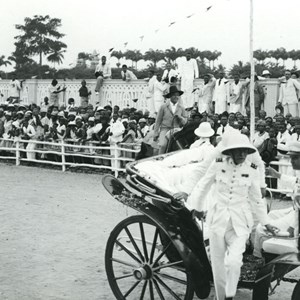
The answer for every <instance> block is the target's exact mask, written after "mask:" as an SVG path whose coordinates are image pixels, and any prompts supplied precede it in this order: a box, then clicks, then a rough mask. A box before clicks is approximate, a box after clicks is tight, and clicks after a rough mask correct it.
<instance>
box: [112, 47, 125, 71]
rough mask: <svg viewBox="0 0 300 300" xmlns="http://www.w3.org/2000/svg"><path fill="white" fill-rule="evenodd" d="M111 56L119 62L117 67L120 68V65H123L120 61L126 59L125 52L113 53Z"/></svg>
mask: <svg viewBox="0 0 300 300" xmlns="http://www.w3.org/2000/svg"><path fill="white" fill-rule="evenodd" d="M111 56H113V57H115V58H116V59H117V60H118V62H117V67H118V68H119V67H120V65H121V63H120V59H121V58H122V57H124V54H123V52H122V51H113V52H112V53H111Z"/></svg>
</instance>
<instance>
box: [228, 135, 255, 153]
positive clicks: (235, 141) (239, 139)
mask: <svg viewBox="0 0 300 300" xmlns="http://www.w3.org/2000/svg"><path fill="white" fill-rule="evenodd" d="M222 145H223V149H222V154H225V155H230V152H231V151H232V150H235V149H247V150H248V154H251V153H254V152H255V151H256V148H255V147H254V146H253V145H251V143H250V141H249V139H248V137H247V136H246V135H244V134H241V133H240V132H239V133H234V134H231V135H226V138H223V139H222Z"/></svg>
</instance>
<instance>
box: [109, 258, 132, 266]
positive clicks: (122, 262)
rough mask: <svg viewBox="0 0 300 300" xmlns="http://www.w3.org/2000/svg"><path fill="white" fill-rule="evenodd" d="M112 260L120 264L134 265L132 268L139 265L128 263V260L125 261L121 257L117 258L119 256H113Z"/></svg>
mask: <svg viewBox="0 0 300 300" xmlns="http://www.w3.org/2000/svg"><path fill="white" fill-rule="evenodd" d="M111 260H112V261H114V262H117V263H119V264H122V265H125V266H127V267H132V268H136V267H137V266H136V265H134V264H131V263H128V262H126V261H123V260H121V259H117V258H111Z"/></svg>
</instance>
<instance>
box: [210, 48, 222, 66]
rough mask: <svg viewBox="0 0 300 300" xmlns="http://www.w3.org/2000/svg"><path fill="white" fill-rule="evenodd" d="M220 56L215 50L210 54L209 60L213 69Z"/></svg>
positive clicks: (220, 53)
mask: <svg viewBox="0 0 300 300" xmlns="http://www.w3.org/2000/svg"><path fill="white" fill-rule="evenodd" d="M221 55H222V52H220V51H217V50H215V51H214V52H212V55H211V60H212V62H213V65H212V66H213V68H215V61H216V60H218V58H219V57H220V56H221Z"/></svg>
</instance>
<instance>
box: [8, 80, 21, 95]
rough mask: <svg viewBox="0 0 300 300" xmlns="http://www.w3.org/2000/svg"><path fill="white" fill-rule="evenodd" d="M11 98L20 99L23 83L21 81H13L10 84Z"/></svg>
mask: <svg viewBox="0 0 300 300" xmlns="http://www.w3.org/2000/svg"><path fill="white" fill-rule="evenodd" d="M9 85H10V90H9V96H11V97H20V90H21V83H20V81H19V80H17V79H15V80H11V81H10V83H9Z"/></svg>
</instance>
